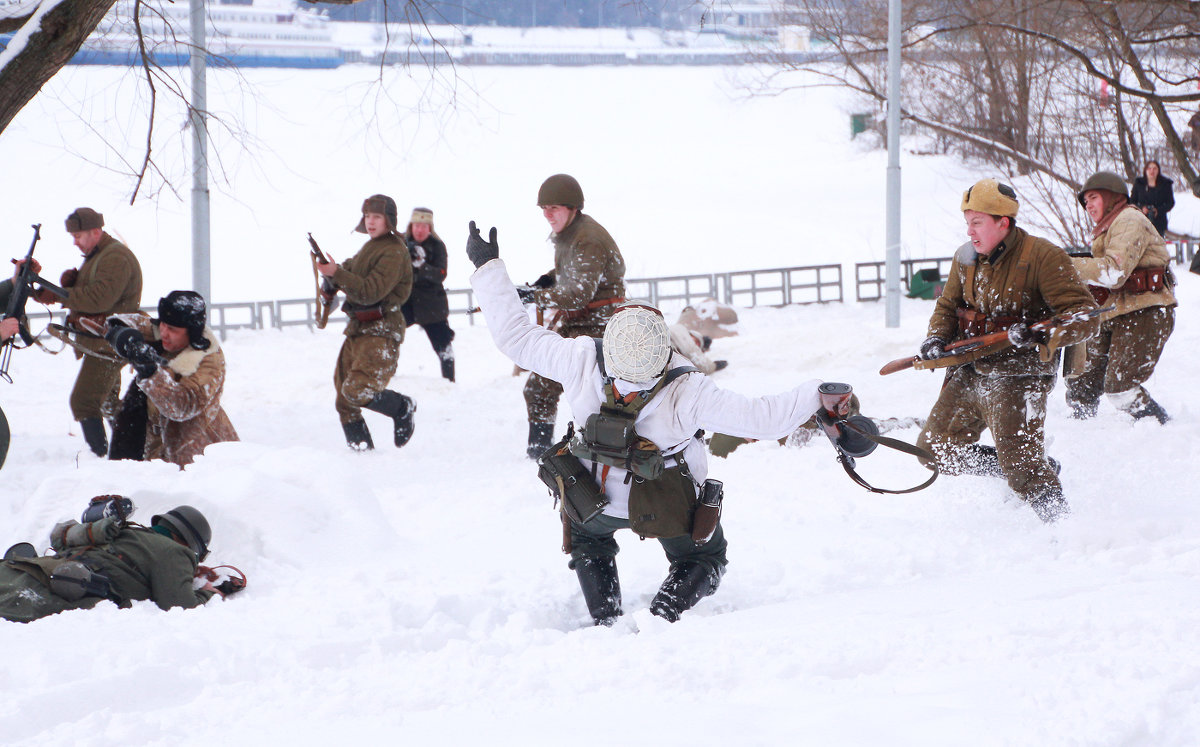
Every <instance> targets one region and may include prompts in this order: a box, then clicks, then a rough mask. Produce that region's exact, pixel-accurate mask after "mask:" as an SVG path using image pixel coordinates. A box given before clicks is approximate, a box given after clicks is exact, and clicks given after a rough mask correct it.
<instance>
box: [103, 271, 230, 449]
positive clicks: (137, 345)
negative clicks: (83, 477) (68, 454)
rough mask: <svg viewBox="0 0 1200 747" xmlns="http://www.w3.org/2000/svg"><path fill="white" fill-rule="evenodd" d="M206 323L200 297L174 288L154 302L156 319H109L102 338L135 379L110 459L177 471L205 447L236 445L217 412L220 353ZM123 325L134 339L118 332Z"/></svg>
mask: <svg viewBox="0 0 1200 747" xmlns="http://www.w3.org/2000/svg"><path fill="white" fill-rule="evenodd" d="M207 319H208V312H207V308H206V306H205V303H204V298H203V297H202V296H201V295H200V294H199V293H197V292H195V291H188V290H176V291H171V292H170V293H168V294H167V295H166V296H164V297H163V298H161V299H159V301H158V318H157V319H151V318H149V317H147V316H144V315H141V314H122V315H120V316H116V317H113V318H112V319H110V320H109V321H108V332H107V334H106V335H105V339H107V340H109V341H110V342H111V343H112V346H113V349H114V350H116V351H117V354H118V355H121V356H122V357H125V358H126V359H127V360H129V361H130V362H131V363H133V367H134V371H135V372H136V373H137V378H136V379H135V380H134V383H133V384H132V385H131V386H130V387H129V390H128V391H127V392H126V394H125V401H124V402H123V403H122V407H121V412H120V414H119V415H118V417H117V420H116V423H115V424H114V426H113V438H112V441H113V443H112V451H111V452H110V454H109V458H111V459H146V460H151V459H162V460H164V461H167V462H172V463H174V464H178V465H179V466H180V467H183V466H186V465H188V464H191V463H192V461H193V460H194V459H195V458H196V457H197V456H199V455H200V454H202V453H204V449H205V448H206V447H207V446H208V445H209V444H214V443H220V442H223V441H237V440H238V435H237V431H236V430H234V428H233V423H231V422H230V421H229V416H228V415H226V414H225V410H224V408H222V407H221V395H222V394H223V393H224V391H225V353H224V352H223V351H222V350H221V344H220V342H218V341H217V336H216V335H215V334H214V333H213V331H212V330H211V329H209V328H208V326H207ZM126 325H128V327H130V328H132V329H133V330H135V331H136V332H137V333H138V335H137V336H130V335H129V334H128V333H127V332H121V331H120V330H121V327H123V326H126ZM150 351H153V353H156V355H152V354H151V352H150Z"/></svg>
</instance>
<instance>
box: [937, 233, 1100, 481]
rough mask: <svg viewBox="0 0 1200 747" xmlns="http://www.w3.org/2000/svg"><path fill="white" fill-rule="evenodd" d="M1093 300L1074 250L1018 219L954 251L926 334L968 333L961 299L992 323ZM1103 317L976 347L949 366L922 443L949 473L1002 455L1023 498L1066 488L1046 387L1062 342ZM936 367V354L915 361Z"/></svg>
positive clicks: (979, 470)
mask: <svg viewBox="0 0 1200 747" xmlns="http://www.w3.org/2000/svg"><path fill="white" fill-rule="evenodd" d="M1095 308H1096V304H1095V301H1094V300H1093V299H1092V296H1091V294H1090V293H1088V290H1087V288H1086V286H1084V284H1083V282H1082V281H1080V279H1079V275H1078V274H1077V273H1076V272H1075V270H1074V268H1073V267H1072V266H1071V262H1070V258H1069V257H1068V256H1067V254H1066V252H1064V251H1063V250H1062V249H1060V248H1059V247H1057V246H1055V245H1054V244H1052V243H1050V242H1049V241H1046V240H1045V239H1041V238H1037V237H1035V236H1030V235H1029V234H1027V233H1026V232H1025V230H1024V229H1021V228H1013V229H1012V230H1010V231H1009V232H1008V234H1007V235H1006V236H1005V237H1004V240H1003V241H1002V242H1001V243H1000V244H999V245H998V246H997V247H996V248H995V249H994V250H993V251H992V252H991V253H990V254H988V255H986V256H982V255H979V254H977V253H976V251H975V249H974V248H973V246H972V245H971V244H970V243H969V242H968V243H966V244H964V245H963V246H961V247H960V248H959V250H958V251H957V252H955V255H954V259H953V262H952V263H951V266H950V273H949V276H948V278H947V280H946V287H945V289H944V290H943V291H942V295H941V297H940V298H938V300H937V303H936V304H935V306H934V312H933V316H932V317H931V318H930V320H929V332H928V334H929V335H930V336H931V337H939V338H941V339H942V340H947V341H953V340H957V339H961V338H964V337H967V336H968V335H967V334H965V333H964V331H963V330H961V329H960V324H959V320H958V316H957V312H958V310H959V309H966V310H969V311H976V312H981V313H982V314H984V315H986V316H987V318H988V324H989V325H992V324H996V325H998V327H999V328H1003V327H1006V326H1007V325H1008V324H1010V323H1012V322H1011V321H1007V322H1006V320H1020V321H1024V322H1026V323H1033V322H1037V321H1041V320H1043V319H1046V318H1048V317H1050V316H1051V315H1053V314H1067V313H1073V312H1077V311H1087V310H1091V309H1095ZM1097 324H1098V321H1097V320H1095V319H1092V320H1089V321H1085V322H1078V323H1076V324H1072V325H1070V326H1068V327H1064V328H1060V329H1058V330H1056V331H1055V332H1054V333H1053V334H1052V335H1051V336H1050V338H1049V339H1048V340H1047V341H1046V344H1044V345H1043V344H1039V345H1036V346H1034V347H1029V348H1018V347H1015V346H1011V345H1008V344H1007V343H1000V344H998V345H996V346H990V347H986V348H982V349H980V350H978V351H974V352H972V353H970V354H968V356H967V357H968V359H969V362H966V363H962V364H961V365H957V366H956V367H954V368H951V369H949V371H948V373H947V375H946V382H945V384H944V385H943V387H942V390H941V393H940V394H939V396H938V400H937V402H936V403H935V404H934V406H933V409H932V411H931V412H930V414H929V419H928V420H927V421H926V423H925V429H924V430H923V431H922V432H921V436H920V438H919V439H918V441H917V445H918V446H920V447H922V448H924V449H928V450H930V451H931V452H932V453H933V454H934V455H935V456H936V457H937V463H938V467H939V468H940V469H941V470H942V471H943V472H944V473H946V474H951V475H953V474H991V473H992V472H991V469H992V468H991V467H989V466H987V465H988V463H989V462H993V461H996V460H998V462H999V465H998V469H999V471H1000V472H1002V473H1003V475H1004V477H1005V478H1006V479H1007V480H1008V485H1009V487H1010V488H1012V490H1013V491H1014V492H1015V493H1017V494H1018V495H1020V496H1021V497H1022V498H1023V499H1025V500H1031V499H1034V498H1038V497H1042V496H1050V495H1057V496H1061V495H1062V484H1061V483H1060V482H1059V479H1058V476H1057V475H1056V474H1055V472H1054V470H1053V468H1052V467H1051V465H1050V464H1049V463H1048V462H1047V461H1046V458H1045V434H1044V426H1045V419H1046V396H1047V395H1048V394H1049V393H1050V390H1051V388H1053V386H1054V379H1055V374H1056V369H1057V361H1058V352H1057V349H1058V348H1059V347H1061V346H1065V345H1071V344H1074V343H1076V342H1081V341H1083V340H1085V339H1087V338H1088V337H1090V336H1092V335H1093V334H1094V333H1095V329H1096V326H1097ZM987 331H992V329H991V328H988V329H987ZM943 365H944V364H943ZM937 367H939V365H938V361H937V360H932V361H918V362H917V363H916V364H915V365H914V368H917V369H925V368H937ZM985 429H990V430H991V432H992V437H993V439H994V440H995V444H996V455H995V457H990V458H989V457H988V456H987V455H986V454H985V447H980V446H979V444H978V441H979V438H980V436H981V434H982V432H983V431H984V430H985Z"/></svg>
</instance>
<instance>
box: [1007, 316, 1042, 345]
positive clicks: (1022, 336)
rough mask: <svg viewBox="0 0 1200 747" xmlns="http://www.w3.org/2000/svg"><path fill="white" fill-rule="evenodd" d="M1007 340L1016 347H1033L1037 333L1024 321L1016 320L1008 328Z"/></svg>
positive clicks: (1036, 340)
mask: <svg viewBox="0 0 1200 747" xmlns="http://www.w3.org/2000/svg"><path fill="white" fill-rule="evenodd" d="M1008 341H1009V342H1011V343H1012V344H1013V346H1014V347H1018V348H1028V347H1033V346H1034V345H1035V344H1037V342H1038V333H1037V332H1034V331H1033V330H1032V329H1030V328H1029V325H1028V324H1026V323H1025V322H1017V323H1016V324H1014V325H1012V326H1011V327H1009V328H1008Z"/></svg>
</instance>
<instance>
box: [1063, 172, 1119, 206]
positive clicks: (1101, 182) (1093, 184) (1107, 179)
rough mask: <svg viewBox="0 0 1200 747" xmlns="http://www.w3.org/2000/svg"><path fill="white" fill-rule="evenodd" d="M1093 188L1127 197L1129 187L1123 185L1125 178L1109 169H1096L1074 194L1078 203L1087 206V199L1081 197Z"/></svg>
mask: <svg viewBox="0 0 1200 747" xmlns="http://www.w3.org/2000/svg"><path fill="white" fill-rule="evenodd" d="M1094 189H1102V190H1106V191H1108V192H1112V193H1113V194H1118V195H1120V196H1122V197H1124V198H1125V199H1129V189H1128V188H1126V186H1125V180H1124V179H1122V178H1121V177H1119V176H1117V175H1116V174H1114V173H1113V172H1111V171H1097V172H1096V173H1094V174H1092V175H1091V176H1089V177H1088V178H1087V181H1086V182H1084V183H1083V187H1082V188H1081V189H1080V190H1079V194H1078V195H1076V196H1077V197H1078V198H1079V204H1080V205H1082V206H1083V207H1087V200H1085V199H1083V196H1084V195H1085V194H1087V193H1088V192H1091V191H1092V190H1094Z"/></svg>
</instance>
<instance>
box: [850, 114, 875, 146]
mask: <svg viewBox="0 0 1200 747" xmlns="http://www.w3.org/2000/svg"><path fill="white" fill-rule="evenodd" d="M871 118H872V115H871V113H870V112H860V113H858V114H851V115H850V139H851V140H853V139H854V138H855V136H857V135H858V134H860V133H863V132H866V131H867V128H868V127H870V126H871Z"/></svg>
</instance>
